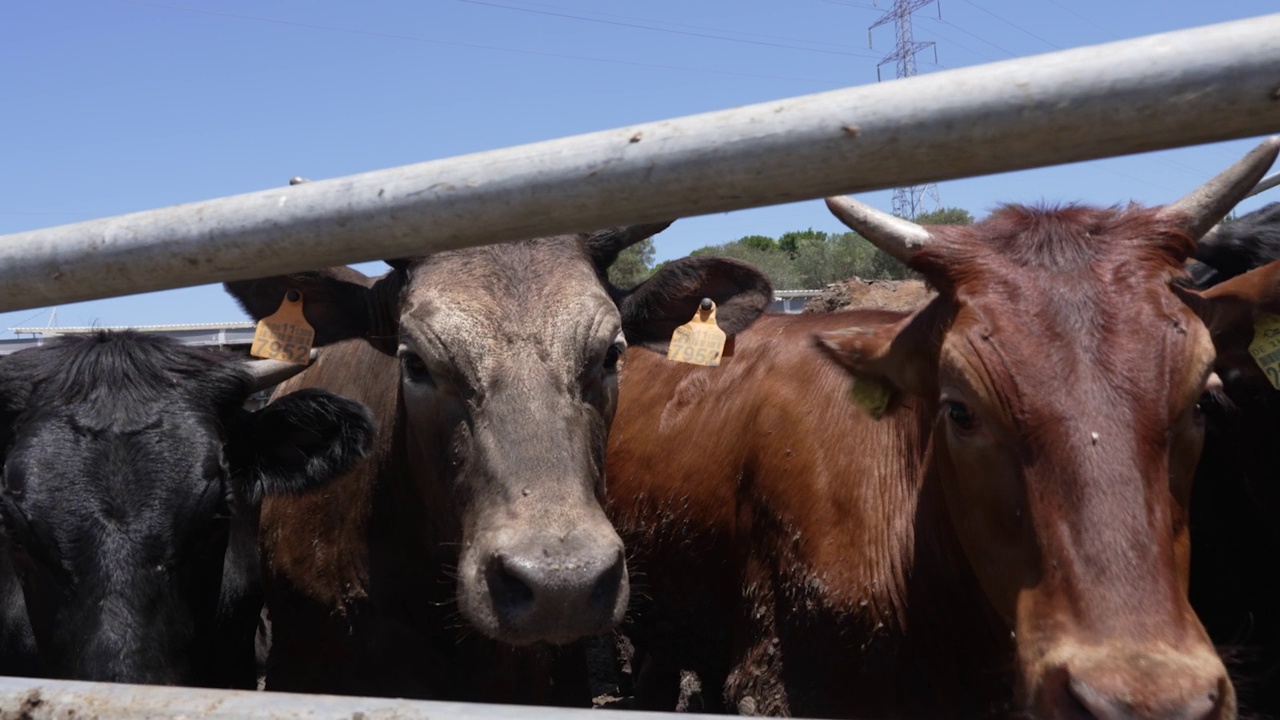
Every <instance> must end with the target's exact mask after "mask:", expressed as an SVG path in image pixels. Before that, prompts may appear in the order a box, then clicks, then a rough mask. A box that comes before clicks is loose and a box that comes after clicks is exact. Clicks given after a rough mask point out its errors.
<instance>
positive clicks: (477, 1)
mask: <svg viewBox="0 0 1280 720" xmlns="http://www.w3.org/2000/svg"><path fill="white" fill-rule="evenodd" d="M458 2H464V3H468V4H470V5H484V6H486V7H492V8H500V9H502V10H515V11H516V12H524V13H533V14H535V15H548V16H551V17H560V18H569V19H572V20H582V21H584V22H595V23H601V24H604V25H617V26H619V27H629V28H637V29H640V30H653V31H655V32H665V33H671V34H673V35H685V36H688V37H697V38H709V39H711V40H724V41H727V42H737V43H746V44H748V45H763V46H765V47H776V48H785V49H787V50H803V51H805V52H817V53H825V54H827V55H844V56H846V57H875V56H874V55H867V54H864V53H850V52H841V51H839V50H822V49H819V48H807V47H800V46H798V45H784V44H782V43H773V42H765V41H763V40H747V39H745V38H731V37H724V36H722V35H709V34H707V33H696V32H690V31H688V30H672V29H670V28H660V27H653V26H652V25H639V24H636V23H627V22H622V21H619V20H602V19H600V18H590V17H584V16H582V15H573V14H570V13H560V12H551V11H550V10H534V9H533V8H522V7H516V6H514V5H503V4H500V3H493V2H484V0H458Z"/></svg>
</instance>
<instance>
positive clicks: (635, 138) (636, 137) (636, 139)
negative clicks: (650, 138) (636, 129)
mask: <svg viewBox="0 0 1280 720" xmlns="http://www.w3.org/2000/svg"><path fill="white" fill-rule="evenodd" d="M641 135H642V133H636V134H635V135H632V136H631V142H633V143H638V142H640V136H641Z"/></svg>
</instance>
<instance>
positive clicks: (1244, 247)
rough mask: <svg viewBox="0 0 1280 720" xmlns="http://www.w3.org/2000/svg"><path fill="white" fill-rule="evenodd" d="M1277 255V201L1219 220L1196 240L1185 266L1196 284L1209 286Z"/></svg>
mask: <svg viewBox="0 0 1280 720" xmlns="http://www.w3.org/2000/svg"><path fill="white" fill-rule="evenodd" d="M1276 259H1280V202H1274V203H1271V204H1270V205H1265V206H1263V207H1261V208H1259V209H1257V210H1254V211H1253V212H1251V213H1249V214H1247V215H1242V216H1240V217H1239V218H1236V219H1235V220H1232V221H1231V222H1227V223H1222V224H1219V225H1218V226H1217V227H1215V228H1213V229H1212V230H1210V231H1209V233H1208V234H1206V235H1205V236H1204V238H1202V239H1201V240H1200V242H1198V243H1196V260H1197V262H1193V263H1190V264H1189V265H1188V267H1187V272H1188V273H1190V275H1191V280H1192V281H1193V282H1194V284H1195V286H1196V287H1197V288H1201V289H1203V288H1208V287H1212V286H1214V285H1217V284H1218V283H1221V282H1224V281H1226V280H1229V279H1231V278H1233V277H1236V276H1237V275H1240V274H1242V273H1245V272H1247V271H1249V270H1252V269H1253V268H1257V267H1262V266H1263V265H1266V264H1267V263H1269V262H1271V261H1272V260H1276Z"/></svg>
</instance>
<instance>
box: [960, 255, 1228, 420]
mask: <svg viewBox="0 0 1280 720" xmlns="http://www.w3.org/2000/svg"><path fill="white" fill-rule="evenodd" d="M1034 275H1035V274H1033V273H1024V274H1023V275H1021V276H1020V277H1019V276H1008V277H1006V278H1005V279H1004V280H1003V281H1002V283H1001V285H1002V287H1001V288H999V289H996V290H994V291H993V292H989V293H982V294H977V295H973V294H970V295H969V296H968V297H966V299H965V300H964V301H963V302H961V303H958V307H957V308H956V311H955V315H954V320H953V322H952V324H951V327H950V329H949V330H948V331H947V334H946V336H945V337H944V339H943V344H942V355H941V360H942V364H943V366H944V367H945V368H950V369H952V370H953V371H955V372H958V373H960V374H962V375H965V376H967V377H968V379H970V380H971V381H972V382H971V384H973V385H975V386H985V387H987V388H988V390H989V391H992V392H995V393H998V394H1000V395H1003V396H1005V401H1006V402H1015V403H1016V404H1017V405H1018V406H1019V407H1020V410H1021V411H1023V412H1032V411H1034V408H1035V407H1036V406H1038V405H1040V406H1049V405H1055V404H1059V403H1061V402H1064V401H1065V402H1068V403H1069V404H1070V408H1072V410H1071V412H1072V413H1078V412H1083V410H1082V408H1083V407H1085V406H1088V405H1091V404H1094V403H1095V402H1096V403H1100V404H1108V405H1126V406H1134V407H1138V406H1142V407H1149V408H1151V409H1152V410H1153V411H1154V410H1155V409H1157V408H1163V407H1164V403H1165V401H1166V400H1169V399H1182V398H1186V397H1188V396H1190V395H1192V394H1194V393H1198V392H1199V389H1200V388H1199V386H1200V384H1201V383H1202V382H1203V380H1204V377H1205V375H1206V374H1207V372H1208V370H1209V368H1210V366H1211V365H1212V363H1213V360H1214V356H1215V352H1214V347H1213V343H1212V340H1211V338H1210V336H1209V332H1208V329H1207V328H1206V327H1205V326H1204V324H1203V323H1202V322H1201V320H1200V318H1199V317H1198V316H1197V315H1196V314H1195V312H1194V311H1192V310H1191V308H1189V307H1188V306H1187V305H1186V304H1185V303H1184V302H1182V300H1181V299H1179V297H1178V296H1177V295H1176V294H1175V293H1174V292H1173V291H1172V290H1171V289H1170V288H1169V287H1168V286H1167V285H1165V284H1162V283H1160V282H1153V283H1152V284H1150V285H1148V286H1145V287H1138V288H1133V289H1132V290H1133V291H1132V292H1128V293H1125V292H1121V293H1116V292H1112V289H1111V288H1107V287H1098V286H1097V284H1094V285H1093V286H1091V285H1090V284H1089V283H1088V282H1087V281H1085V280H1084V279H1082V278H1075V279H1074V281H1073V278H1070V277H1065V278H1064V277H1058V278H1046V277H1040V278H1037V277H1035V276H1034ZM1100 410H1101V407H1100V406H1099V407H1095V408H1093V409H1092V410H1090V411H1100ZM1064 412H1065V410H1064Z"/></svg>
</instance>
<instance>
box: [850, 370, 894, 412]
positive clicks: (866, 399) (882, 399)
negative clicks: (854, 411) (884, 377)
mask: <svg viewBox="0 0 1280 720" xmlns="http://www.w3.org/2000/svg"><path fill="white" fill-rule="evenodd" d="M849 395H850V396H852V397H853V401H854V402H855V403H857V405H858V407H860V408H862V409H863V410H866V411H867V414H868V415H870V416H871V417H873V418H875V419H877V420H879V419H880V418H881V416H883V415H884V411H885V409H886V408H888V407H889V388H887V387H885V386H884V384H883V383H881V382H880V381H879V380H875V379H873V378H868V377H860V378H854V379H853V387H852V388H850V390H849Z"/></svg>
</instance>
